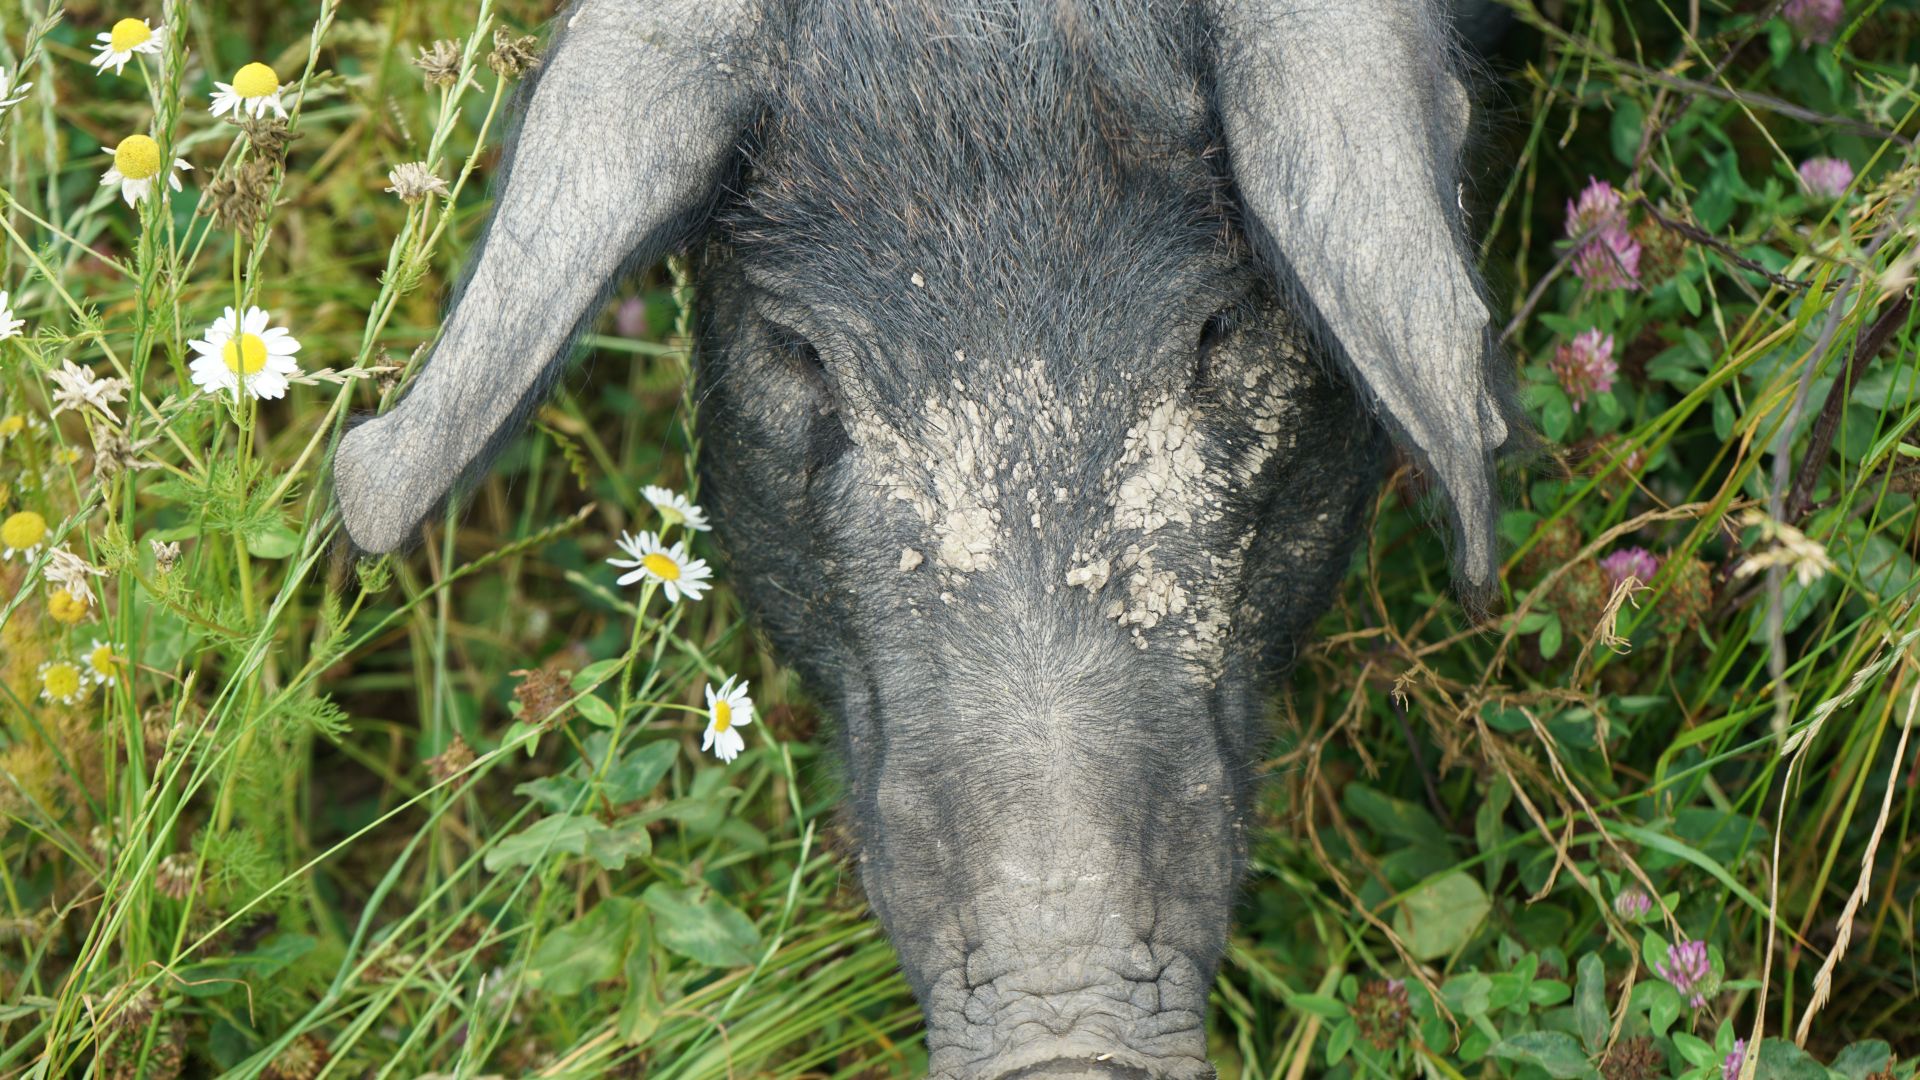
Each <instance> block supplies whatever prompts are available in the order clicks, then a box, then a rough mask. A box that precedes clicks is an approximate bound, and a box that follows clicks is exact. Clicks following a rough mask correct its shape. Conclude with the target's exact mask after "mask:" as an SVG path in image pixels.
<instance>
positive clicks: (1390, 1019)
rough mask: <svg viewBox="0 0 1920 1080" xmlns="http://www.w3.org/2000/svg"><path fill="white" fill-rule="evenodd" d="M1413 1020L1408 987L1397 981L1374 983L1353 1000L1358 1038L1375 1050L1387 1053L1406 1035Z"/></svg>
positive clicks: (1354, 1020) (1363, 988) (1375, 981)
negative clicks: (1408, 1002)
mask: <svg viewBox="0 0 1920 1080" xmlns="http://www.w3.org/2000/svg"><path fill="white" fill-rule="evenodd" d="M1412 1016H1413V1012H1412V1009H1411V1008H1410V1007H1409V1006H1408V1004H1407V984H1406V983H1405V982H1404V981H1402V980H1400V979H1387V980H1380V979H1376V980H1374V981H1372V982H1369V983H1367V984H1366V985H1365V986H1362V987H1361V988H1360V992H1359V993H1358V994H1357V995H1355V996H1354V999H1353V1022H1354V1026H1355V1027H1357V1028H1359V1030H1360V1037H1361V1038H1363V1039H1365V1040H1367V1042H1369V1043H1371V1044H1372V1045H1373V1046H1374V1048H1375V1049H1377V1050H1386V1049H1389V1048H1391V1047H1392V1046H1393V1045H1394V1044H1395V1043H1397V1042H1399V1041H1400V1036H1402V1035H1403V1034H1405V1033H1406V1030H1407V1021H1408V1020H1409V1019H1410V1018H1411V1017H1412Z"/></svg>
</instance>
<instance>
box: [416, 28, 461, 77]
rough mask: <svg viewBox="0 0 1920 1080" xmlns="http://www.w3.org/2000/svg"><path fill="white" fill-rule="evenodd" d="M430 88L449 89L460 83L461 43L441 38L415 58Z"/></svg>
mask: <svg viewBox="0 0 1920 1080" xmlns="http://www.w3.org/2000/svg"><path fill="white" fill-rule="evenodd" d="M413 66H414V67H417V68H419V69H420V71H421V73H422V75H423V76H424V78H425V79H426V82H427V85H428V86H438V87H442V88H445V87H449V86H452V85H453V84H454V83H456V82H459V81H460V43H459V42H457V41H453V40H451V39H448V38H441V39H440V40H439V41H436V42H434V43H433V45H432V46H431V47H430V48H425V49H421V50H420V55H419V56H416V57H414V58H413Z"/></svg>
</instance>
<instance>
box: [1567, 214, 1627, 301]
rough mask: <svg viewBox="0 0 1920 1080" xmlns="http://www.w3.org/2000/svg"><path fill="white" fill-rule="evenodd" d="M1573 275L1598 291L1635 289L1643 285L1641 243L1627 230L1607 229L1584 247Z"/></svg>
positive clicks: (1575, 263)
mask: <svg viewBox="0 0 1920 1080" xmlns="http://www.w3.org/2000/svg"><path fill="white" fill-rule="evenodd" d="M1573 275H1574V276H1575V277H1577V278H1579V279H1580V280H1581V281H1584V282H1586V283H1587V284H1588V285H1590V286H1592V287H1593V288H1596V289H1632V288H1636V287H1638V286H1639V284H1640V241H1638V240H1635V239H1634V238H1633V234H1632V233H1630V232H1627V231H1626V230H1625V229H1607V230H1605V231H1604V232H1601V233H1599V234H1598V235H1596V236H1594V237H1593V239H1591V240H1588V241H1587V242H1586V243H1585V244H1582V245H1581V246H1580V250H1579V252H1578V253H1577V254H1576V255H1574V257H1573Z"/></svg>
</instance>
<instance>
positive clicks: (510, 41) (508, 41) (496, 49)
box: [487, 26, 540, 79]
mask: <svg viewBox="0 0 1920 1080" xmlns="http://www.w3.org/2000/svg"><path fill="white" fill-rule="evenodd" d="M538 43H539V39H538V38H536V37H534V36H533V35H532V34H525V35H522V34H515V33H513V32H512V31H510V30H508V29H507V28H506V27H504V26H496V27H494V28H493V51H492V52H490V53H488V54H487V66H488V67H490V68H492V69H493V73H494V74H495V75H498V76H500V77H501V78H503V79H517V78H519V77H520V75H521V74H522V73H523V72H527V71H531V70H533V69H534V68H537V67H539V66H540V54H539V53H536V52H534V51H533V47H534V46H535V45H537V44H538Z"/></svg>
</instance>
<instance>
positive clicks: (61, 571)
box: [42, 546, 106, 604]
mask: <svg viewBox="0 0 1920 1080" xmlns="http://www.w3.org/2000/svg"><path fill="white" fill-rule="evenodd" d="M105 573H106V571H105V570H102V569H100V568H99V567H96V566H89V565H88V564H87V560H85V559H83V558H81V557H80V556H78V555H75V554H74V553H73V552H71V551H68V550H67V549H66V548H65V547H64V546H63V547H57V548H54V549H53V550H52V551H49V552H47V567H46V569H45V570H44V571H42V574H43V576H45V577H46V579H47V583H48V584H51V585H58V586H60V587H61V588H63V589H65V590H66V591H67V592H68V593H71V594H72V595H73V598H74V599H76V600H78V601H80V602H81V603H83V604H91V603H93V589H92V588H91V587H89V586H88V584H87V577H88V576H89V575H91V576H93V577H100V576H101V575H103V574H105Z"/></svg>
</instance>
